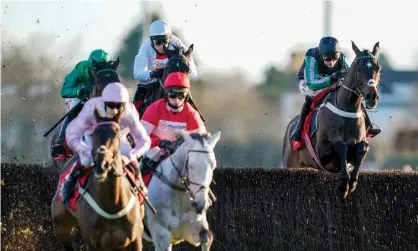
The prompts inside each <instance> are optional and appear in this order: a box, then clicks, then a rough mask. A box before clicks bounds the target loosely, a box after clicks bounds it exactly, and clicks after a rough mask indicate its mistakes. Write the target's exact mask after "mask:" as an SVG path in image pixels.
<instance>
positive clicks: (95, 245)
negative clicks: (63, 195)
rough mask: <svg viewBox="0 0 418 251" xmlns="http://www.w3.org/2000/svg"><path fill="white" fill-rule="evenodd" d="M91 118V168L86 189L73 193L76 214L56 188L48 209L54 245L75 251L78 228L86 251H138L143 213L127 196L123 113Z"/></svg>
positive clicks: (133, 198) (132, 196)
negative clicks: (93, 124)
mask: <svg viewBox="0 0 418 251" xmlns="http://www.w3.org/2000/svg"><path fill="white" fill-rule="evenodd" d="M94 114H95V117H96V120H97V126H96V128H95V130H94V132H93V134H92V149H93V150H92V153H93V160H94V167H93V170H92V171H91V173H90V175H89V177H88V181H87V185H86V186H85V187H84V188H80V187H79V188H78V189H79V190H78V191H79V192H80V197H79V198H78V200H77V202H76V209H75V211H72V210H70V209H67V208H66V207H65V206H64V204H63V202H62V200H61V199H60V198H59V190H60V189H59V187H60V186H58V189H57V192H56V193H55V196H54V198H53V201H52V206H51V207H52V222H53V227H54V233H55V236H56V239H57V241H58V243H59V244H60V245H62V247H63V250H67V251H68V250H74V249H73V247H72V237H71V232H72V229H73V227H76V226H78V227H79V228H80V230H81V233H82V236H83V239H84V241H85V244H86V247H87V250H106V251H107V250H109V251H111V250H112V251H113V250H131V251H133V250H135V251H136V250H142V234H143V228H144V227H143V223H142V220H143V217H144V207H143V205H141V204H140V202H139V201H138V197H137V195H136V193H135V192H133V191H132V188H131V183H130V182H129V180H128V179H127V177H126V172H125V169H124V167H123V163H122V158H121V154H120V151H119V144H120V139H119V131H120V128H119V120H120V117H121V116H120V115H121V114H122V113H119V114H118V115H116V116H115V117H114V118H113V119H109V118H106V117H105V116H101V115H99V112H98V110H97V109H95V112H94ZM77 159H78V156H77V155H75V156H74V157H73V158H72V159H71V160H70V161H69V164H67V166H70V168H71V167H72V166H73V164H74V161H77ZM90 170H91V169H90ZM64 171H65V170H62V172H61V173H63V172H64ZM60 176H61V175H60Z"/></svg>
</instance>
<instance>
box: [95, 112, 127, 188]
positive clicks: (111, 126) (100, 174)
mask: <svg viewBox="0 0 418 251" xmlns="http://www.w3.org/2000/svg"><path fill="white" fill-rule="evenodd" d="M121 115H122V113H118V114H117V115H115V116H114V117H113V118H109V117H108V116H107V115H106V114H103V115H102V114H100V110H98V109H97V108H95V109H94V116H95V118H96V121H97V125H96V128H95V129H94V132H93V134H92V135H91V138H92V148H93V161H94V172H95V176H96V177H97V178H99V180H103V179H105V178H106V177H107V173H108V172H109V170H113V171H114V172H116V171H117V170H118V168H117V167H118V166H117V161H118V160H121V159H120V153H119V144H120V138H119V130H120V127H119V120H120V118H121ZM115 174H116V173H115ZM118 175H119V174H117V176H118Z"/></svg>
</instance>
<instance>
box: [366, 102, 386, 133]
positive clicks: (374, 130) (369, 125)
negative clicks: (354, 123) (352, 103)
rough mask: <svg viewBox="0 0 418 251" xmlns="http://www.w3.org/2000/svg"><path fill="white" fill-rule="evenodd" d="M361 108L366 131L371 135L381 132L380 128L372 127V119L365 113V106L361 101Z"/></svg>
mask: <svg viewBox="0 0 418 251" xmlns="http://www.w3.org/2000/svg"><path fill="white" fill-rule="evenodd" d="M361 109H362V110H363V112H364V122H365V123H366V130H367V132H368V133H369V134H371V135H373V136H376V135H378V134H379V133H380V132H381V130H380V128H374V127H373V124H372V121H371V120H370V117H369V114H367V111H366V108H365V107H364V105H363V103H361ZM367 128H368V129H367Z"/></svg>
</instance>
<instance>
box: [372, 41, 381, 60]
mask: <svg viewBox="0 0 418 251" xmlns="http://www.w3.org/2000/svg"><path fill="white" fill-rule="evenodd" d="M379 51H380V46H379V42H377V43H376V44H375V45H374V46H373V52H372V54H373V56H375V57H376V56H377V54H378V53H379Z"/></svg>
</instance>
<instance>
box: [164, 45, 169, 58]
mask: <svg viewBox="0 0 418 251" xmlns="http://www.w3.org/2000/svg"><path fill="white" fill-rule="evenodd" d="M163 50H164V53H165V55H167V57H168V58H170V57H169V55H170V50H169V49H168V46H165V44H163Z"/></svg>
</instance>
